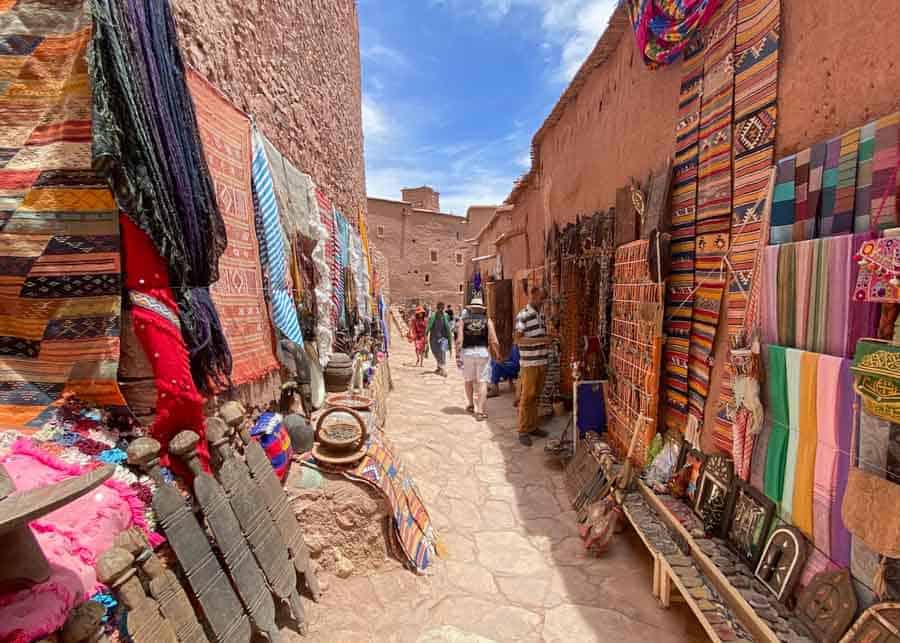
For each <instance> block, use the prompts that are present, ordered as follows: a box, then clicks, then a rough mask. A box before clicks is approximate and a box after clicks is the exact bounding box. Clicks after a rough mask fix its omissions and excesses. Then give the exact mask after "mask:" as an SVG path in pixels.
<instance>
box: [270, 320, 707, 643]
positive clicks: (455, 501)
mask: <svg viewBox="0 0 900 643" xmlns="http://www.w3.org/2000/svg"><path fill="white" fill-rule="evenodd" d="M393 347H394V353H393V354H392V356H391V372H392V374H393V376H394V383H395V390H394V392H393V393H391V397H390V405H389V406H390V412H389V418H388V426H387V433H388V435H389V437H390V439H391V440H392V441H393V443H394V445H395V446H396V447H397V449H398V452H399V454H400V456H401V457H402V458H403V459H404V461H405V462H406V463H407V464H408V467H409V469H410V471H411V473H412V474H413V475H414V477H415V479H416V481H417V484H418V485H419V488H420V490H421V492H422V494H423V496H424V498H425V500H426V502H427V503H428V509H429V512H430V513H431V516H432V519H433V521H434V524H435V526H436V528H437V529H438V530H439V534H440V536H441V540H442V543H443V545H444V547H445V548H446V550H447V555H446V557H445V558H444V559H441V560H438V561H437V562H436V563H435V565H434V566H433V568H432V569H431V570H430V571H429V573H428V574H427V575H425V576H417V575H414V574H412V573H411V572H408V571H406V570H404V569H402V568H401V567H400V564H399V563H396V564H392V565H386V566H384V567H382V569H381V571H379V572H377V573H375V574H373V575H371V576H369V577H364V578H363V577H355V578H349V579H338V578H335V577H326V578H325V579H324V580H325V582H326V584H327V586H328V591H327V592H326V594H325V596H324V597H323V600H322V602H321V603H319V604H311V603H307V616H308V619H309V623H310V628H309V633H308V634H307V636H306V637H305V638H304V637H299V636H298V635H296V634H294V633H289V632H285V636H283V640H285V641H308V642H315V643H328V642H331V641H335V642H338V641H340V642H341V643H354V642H356V641H360V642H369V641H373V642H375V641H377V642H378V643H383V642H389V643H394V642H396V643H407V642H408V643H438V642H444V641H449V642H454V643H491V642H495V641H496V642H499V643H503V642H506V641H535V642H555V641H566V642H577V643H581V642H590V641H603V642H606V641H610V642H612V641H614V642H615V643H631V642H632V641H634V642H637V641H655V642H660V643H676V642H678V643H682V642H687V643H693V642H698V643H699V642H702V641H707V640H708V639H707V637H706V635H705V633H704V632H703V630H702V628H701V627H700V625H699V624H698V623H697V622H696V620H695V619H694V618H693V616H692V615H691V614H690V612H689V611H688V610H687V608H685V607H683V606H673V608H671V609H669V610H664V609H662V607H660V606H659V603H658V602H657V601H656V600H655V599H653V597H652V595H651V593H650V582H651V561H650V559H649V557H648V555H647V553H646V551H645V550H644V549H643V548H642V546H641V545H640V543H639V542H638V541H637V539H636V538H635V537H634V535H633V534H629V533H626V534H623V535H622V536H619V537H617V538H616V540H615V542H614V544H613V547H612V548H611V550H610V551H609V552H608V553H607V554H605V555H604V556H603V557H602V558H594V557H589V556H588V555H587V554H586V553H585V552H584V549H583V548H582V547H581V541H580V540H579V539H578V531H577V526H576V522H575V520H576V518H575V512H574V511H572V509H571V505H570V504H569V502H568V498H567V497H566V493H565V491H564V489H563V484H562V483H563V473H562V470H561V468H560V467H559V465H558V464H557V463H555V462H554V461H553V460H552V459H549V458H547V457H546V456H545V455H544V451H543V441H541V440H537V441H535V445H534V446H533V447H531V448H530V449H528V448H526V447H523V446H521V445H520V444H519V443H518V440H517V436H516V433H515V425H516V409H515V408H514V407H513V405H512V402H513V399H512V396H511V394H509V393H504V394H502V395H501V396H500V397H498V398H493V399H491V400H489V401H488V406H487V411H488V415H489V416H490V418H489V420H488V421H486V422H477V421H475V419H474V418H472V417H471V416H469V415H468V414H466V413H465V411H464V409H465V405H466V402H465V394H464V392H463V384H462V379H461V378H460V376H459V374H458V372H457V371H456V369H451V371H450V374H449V377H448V378H446V379H444V378H442V377H439V376H436V375H434V374H432V373H429V372H428V370H429V369H428V368H427V367H426V369H418V368H415V367H414V366H412V364H413V362H414V360H413V356H412V352H411V350H410V348H409V346H408V345H407V344H406V343H405V342H402V341H400V340H399V339H398V338H395V340H394V344H393ZM451 363H452V362H451ZM432 368H433V362H432ZM503 388H504V390H505V389H506V387H503ZM564 427H565V420H564V419H562V418H554V420H553V421H552V423H551V427H550V428H551V430H554V429H555V430H556V431H559V430H562V428H564Z"/></svg>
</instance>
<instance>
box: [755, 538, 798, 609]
mask: <svg viewBox="0 0 900 643" xmlns="http://www.w3.org/2000/svg"><path fill="white" fill-rule="evenodd" d="M806 551H807V544H806V538H804V537H803V534H802V533H800V531H799V530H798V529H794V528H793V527H779V528H778V529H776V530H775V531H773V532H772V536H771V537H770V538H769V542H768V543H766V548H765V550H764V551H763V554H762V556H761V557H760V559H759V564H758V565H757V566H756V577H757V578H758V579H759V580H760V582H762V584H763V585H765V586H766V587H767V588H768V589H769V591H770V592H772V593H773V594H774V595H775V598H777V599H778V600H779V601H782V602H785V601H787V600H788V598H790V596H791V593H792V592H793V591H794V587H796V585H797V582H798V581H799V580H800V575H801V573H802V572H803V564H804V563H805V562H806Z"/></svg>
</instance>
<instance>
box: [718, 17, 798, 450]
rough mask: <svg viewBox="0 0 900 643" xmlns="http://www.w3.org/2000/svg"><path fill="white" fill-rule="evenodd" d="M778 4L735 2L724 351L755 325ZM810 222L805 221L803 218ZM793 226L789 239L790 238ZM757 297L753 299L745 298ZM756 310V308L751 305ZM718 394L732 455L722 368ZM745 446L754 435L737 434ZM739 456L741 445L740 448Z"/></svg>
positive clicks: (728, 389) (744, 341)
mask: <svg viewBox="0 0 900 643" xmlns="http://www.w3.org/2000/svg"><path fill="white" fill-rule="evenodd" d="M780 21H781V16H780V4H779V2H778V0H738V8H737V35H736V37H735V68H734V141H733V145H734V202H733V210H732V216H731V248H730V250H729V252H728V259H729V264H730V265H729V266H728V268H729V273H728V293H727V302H728V304H727V306H728V316H727V322H726V323H727V327H728V338H729V348H732V347H746V346H748V345H749V342H750V335H751V333H752V329H753V328H754V323H755V320H757V319H758V307H759V303H758V299H759V297H758V292H759V285H758V284H756V283H754V282H755V281H757V277H758V276H759V274H760V273H759V266H760V261H759V257H760V250H761V246H762V245H764V244H765V241H766V239H767V238H768V235H767V234H766V230H765V226H766V224H765V222H764V221H763V219H764V211H765V207H766V199H767V198H768V197H769V194H768V193H769V184H770V179H771V169H772V163H773V160H774V156H775V123H776V121H777V107H776V98H777V95H778V52H779V50H778V45H779V39H780V32H779V30H780ZM804 220H806V221H808V217H807V218H806V219H804ZM796 225H797V224H796V223H795V233H796ZM754 290H755V291H756V292H757V297H756V298H755V299H753V298H752V297H751V294H752V293H753V292H754ZM754 305H755V309H753V308H752V306H754ZM727 364H728V366H727V367H726V370H725V373H724V379H723V383H722V389H721V391H720V394H719V408H718V409H717V413H716V424H715V428H714V430H713V443H714V444H715V446H716V447H717V448H718V449H720V450H722V451H725V452H726V453H732V456H733V457H734V459H735V461H740V460H741V455H740V454H738V453H735V452H733V451H734V450H735V444H736V442H735V439H734V438H735V432H734V430H733V428H732V427H733V426H734V424H735V421H736V419H737V416H736V413H737V409H736V408H735V406H734V400H733V392H732V382H733V377H734V374H733V372H732V370H731V362H730V360H729V361H728V362H727ZM738 437H739V440H738V441H737V442H739V443H740V444H742V445H746V444H749V443H751V442H752V436H751V437H749V438H748V437H747V436H743V435H741V436H738ZM740 450H741V451H744V448H743V447H742V448H741V449H740Z"/></svg>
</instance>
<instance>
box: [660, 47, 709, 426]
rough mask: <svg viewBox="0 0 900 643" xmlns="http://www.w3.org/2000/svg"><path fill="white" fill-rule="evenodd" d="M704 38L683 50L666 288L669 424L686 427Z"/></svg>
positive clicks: (667, 403)
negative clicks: (669, 254)
mask: <svg viewBox="0 0 900 643" xmlns="http://www.w3.org/2000/svg"><path fill="white" fill-rule="evenodd" d="M703 50H704V46H703V40H702V38H701V34H700V33H697V34H695V36H694V38H693V39H692V40H691V41H690V43H689V46H688V47H687V48H686V49H685V52H684V62H683V63H682V67H683V68H684V71H683V75H682V81H681V91H680V94H679V99H678V126H677V128H676V131H675V146H676V150H675V165H674V167H673V180H672V245H671V252H672V269H671V273H670V275H669V279H668V292H667V294H666V337H667V339H666V355H665V368H666V379H665V382H666V419H665V421H666V427H667V428H669V429H673V430H677V431H681V432H684V430H685V427H686V425H687V412H688V351H689V344H690V334H691V317H692V315H693V309H694V254H695V253H694V245H695V242H696V239H695V236H696V228H695V224H696V215H697V159H698V155H699V147H698V145H697V142H698V134H699V131H700V130H699V128H700V103H701V87H702V84H703Z"/></svg>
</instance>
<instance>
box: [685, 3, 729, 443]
mask: <svg viewBox="0 0 900 643" xmlns="http://www.w3.org/2000/svg"><path fill="white" fill-rule="evenodd" d="M736 26H737V0H724V1H723V3H722V4H721V5H720V7H719V9H718V10H717V11H716V13H715V14H714V16H713V17H712V18H711V19H710V24H709V27H708V28H707V30H706V33H705V38H706V52H705V54H704V67H703V104H702V106H701V110H700V132H699V147H700V157H699V167H698V174H697V219H696V221H697V223H696V226H697V228H696V235H697V237H696V238H697V241H696V258H695V264H694V266H695V267H694V280H695V283H696V284H697V285H696V296H695V299H694V310H693V316H692V320H691V340H690V341H691V343H690V350H689V356H688V404H689V414H690V423H691V424H693V425H696V426H698V427H699V426H702V425H703V419H704V411H705V408H706V398H707V397H708V395H709V375H710V370H711V363H710V359H711V354H712V349H713V345H714V344H715V338H716V329H717V327H718V324H719V311H720V308H721V304H722V297H723V294H724V290H725V262H724V259H725V256H726V255H727V253H728V248H729V243H730V232H731V216H732V134H733V132H732V127H733V107H734V71H735V69H734V62H735V61H734V46H735V36H736ZM729 442H730V440H729ZM728 448H730V444H729V447H728Z"/></svg>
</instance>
